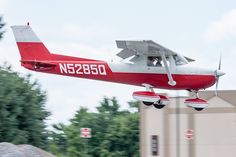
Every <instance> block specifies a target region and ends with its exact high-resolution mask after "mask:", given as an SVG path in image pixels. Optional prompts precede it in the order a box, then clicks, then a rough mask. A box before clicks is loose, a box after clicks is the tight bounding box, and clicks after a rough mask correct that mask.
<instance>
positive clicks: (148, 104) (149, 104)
mask: <svg viewBox="0 0 236 157" xmlns="http://www.w3.org/2000/svg"><path fill="white" fill-rule="evenodd" d="M143 104H144V105H146V106H151V105H153V102H147V101H143Z"/></svg>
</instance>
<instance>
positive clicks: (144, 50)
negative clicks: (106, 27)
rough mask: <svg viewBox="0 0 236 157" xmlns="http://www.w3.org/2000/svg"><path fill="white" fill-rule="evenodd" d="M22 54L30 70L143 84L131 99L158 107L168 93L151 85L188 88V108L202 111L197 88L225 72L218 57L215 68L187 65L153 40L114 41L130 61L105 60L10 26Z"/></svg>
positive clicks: (204, 103)
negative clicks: (55, 48) (51, 46)
mask: <svg viewBox="0 0 236 157" xmlns="http://www.w3.org/2000/svg"><path fill="white" fill-rule="evenodd" d="M12 30H13V33H14V36H15V39H16V43H17V46H18V49H19V52H20V55H21V61H20V62H21V65H22V66H23V67H25V68H27V69H29V70H33V71H36V72H44V73H50V74H58V75H65V76H71V77H80V78H87V79H94V80H102V81H109V82H116V83H123V84H130V85H136V86H143V87H146V90H144V91H135V92H133V98H134V99H137V100H139V101H142V102H143V104H144V105H147V106H151V105H153V106H154V107H155V108H157V109H161V108H163V107H164V106H166V105H168V104H169V102H170V100H169V98H168V97H167V96H165V95H161V94H158V93H155V92H154V88H160V89H169V90H187V91H189V92H191V93H192V95H193V98H189V99H186V100H185V104H186V105H187V106H188V107H192V108H194V109H196V110H197V111H201V110H203V109H204V108H205V107H207V105H208V103H207V101H206V100H203V99H201V98H199V97H198V91H199V90H202V89H206V88H208V87H211V86H212V85H214V84H216V91H217V87H218V82H219V77H220V76H222V75H224V74H225V73H224V72H222V71H221V70H220V69H221V60H220V63H219V68H218V69H217V70H211V69H203V68H198V67H195V68H194V67H190V66H188V63H190V62H193V61H195V60H193V59H191V58H188V57H185V56H182V55H180V54H178V53H176V52H174V51H172V50H170V49H168V48H165V47H164V46H161V45H159V44H157V43H155V42H153V41H152V40H141V41H126V40H118V41H116V44H117V47H118V48H120V49H122V50H121V51H120V52H119V53H118V54H117V56H118V57H120V58H122V59H123V60H129V62H122V61H121V62H117V63H116V62H109V63H108V62H105V61H101V60H94V59H87V58H79V57H72V56H65V55H59V54H53V53H50V52H49V50H48V49H47V48H46V47H45V45H44V44H43V42H41V41H40V39H39V38H38V37H37V35H36V34H35V33H34V31H33V30H32V28H31V27H30V26H29V24H27V25H19V26H12Z"/></svg>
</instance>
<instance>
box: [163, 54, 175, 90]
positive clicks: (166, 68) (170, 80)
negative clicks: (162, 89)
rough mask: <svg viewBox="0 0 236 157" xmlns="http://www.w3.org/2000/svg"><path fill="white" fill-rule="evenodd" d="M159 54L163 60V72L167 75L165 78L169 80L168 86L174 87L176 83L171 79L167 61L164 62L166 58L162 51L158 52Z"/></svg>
mask: <svg viewBox="0 0 236 157" xmlns="http://www.w3.org/2000/svg"><path fill="white" fill-rule="evenodd" d="M159 52H160V54H161V58H162V60H163V63H164V66H165V70H166V73H167V76H168V79H169V81H168V84H169V85H171V86H175V85H176V82H175V81H174V80H173V77H172V74H171V71H170V67H169V66H168V64H167V60H166V57H165V55H164V52H163V51H159Z"/></svg>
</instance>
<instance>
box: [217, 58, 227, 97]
mask: <svg viewBox="0 0 236 157" xmlns="http://www.w3.org/2000/svg"><path fill="white" fill-rule="evenodd" d="M223 75H225V73H224V72H222V71H221V55H220V60H219V66H218V69H216V70H215V77H216V89H215V95H216V96H217V90H218V85H219V79H220V77H221V76H223Z"/></svg>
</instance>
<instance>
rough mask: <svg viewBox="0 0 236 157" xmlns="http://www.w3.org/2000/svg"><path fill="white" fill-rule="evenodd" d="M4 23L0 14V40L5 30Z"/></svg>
mask: <svg viewBox="0 0 236 157" xmlns="http://www.w3.org/2000/svg"><path fill="white" fill-rule="evenodd" d="M4 26H5V23H4V22H3V17H2V16H0V40H1V39H2V38H3V34H4V33H5V31H4V30H3V28H4Z"/></svg>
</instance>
